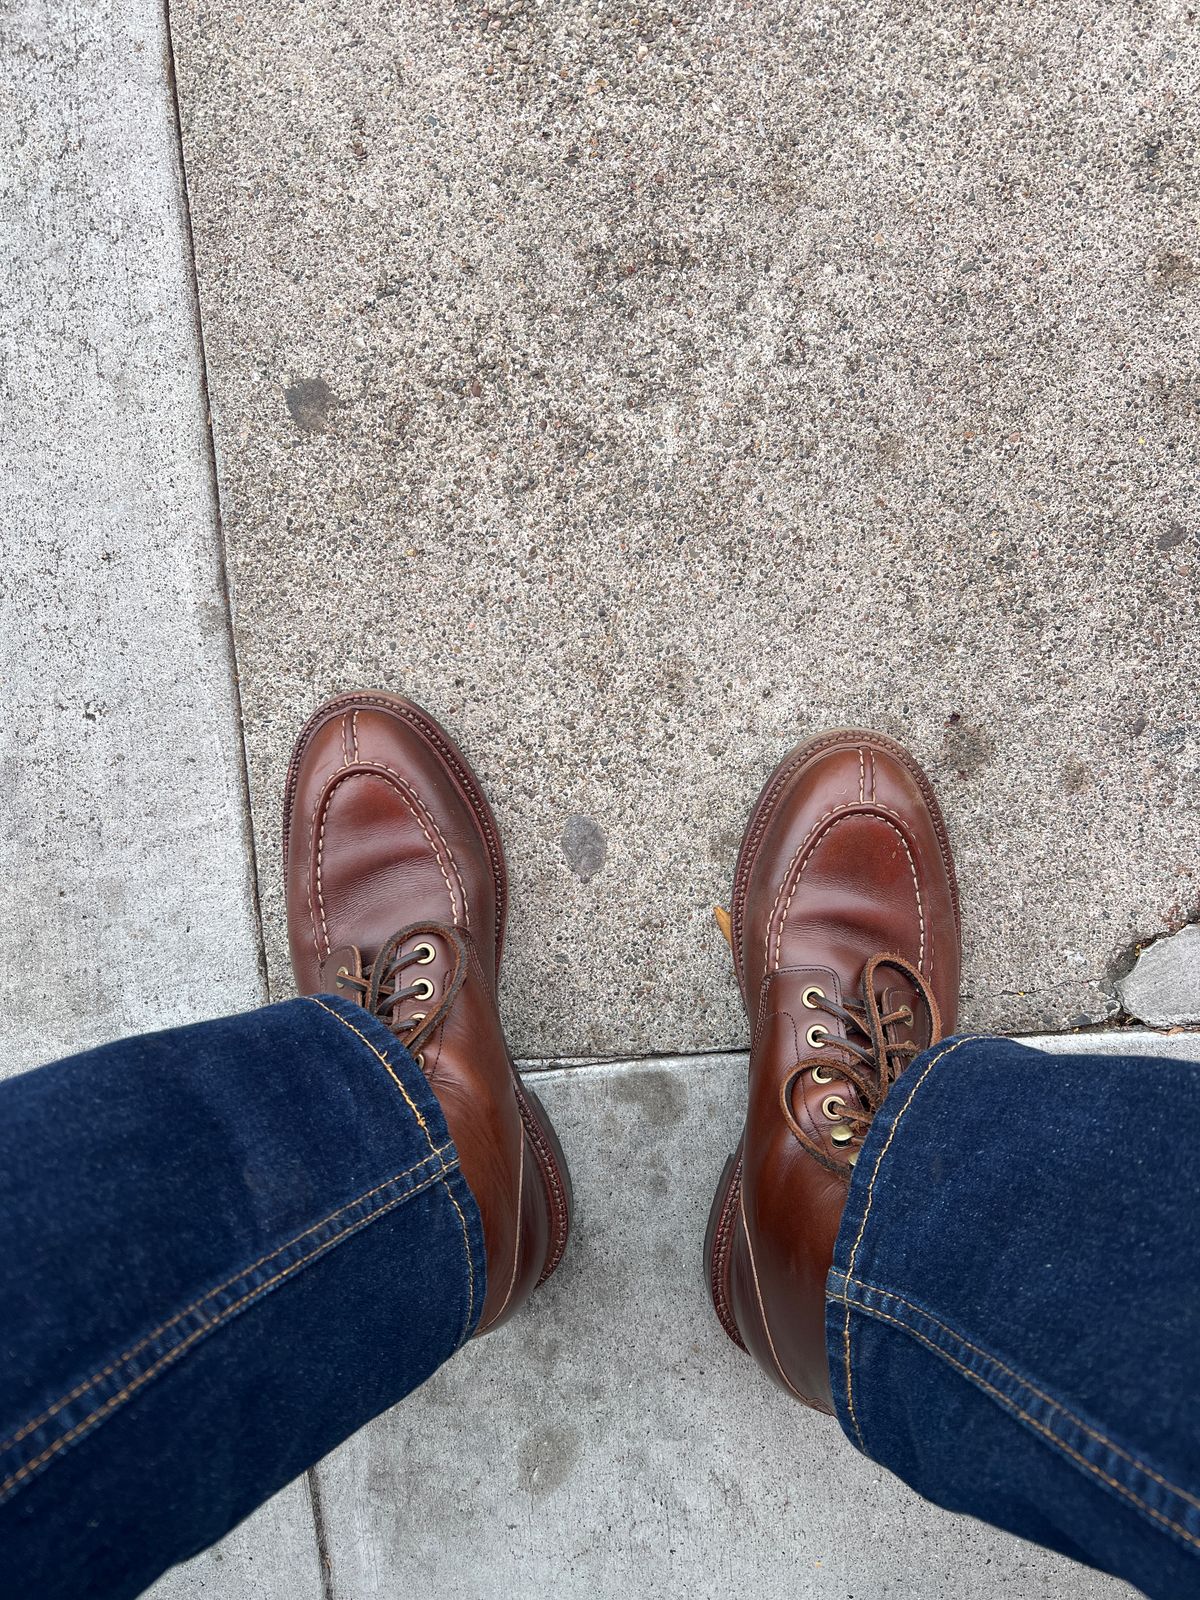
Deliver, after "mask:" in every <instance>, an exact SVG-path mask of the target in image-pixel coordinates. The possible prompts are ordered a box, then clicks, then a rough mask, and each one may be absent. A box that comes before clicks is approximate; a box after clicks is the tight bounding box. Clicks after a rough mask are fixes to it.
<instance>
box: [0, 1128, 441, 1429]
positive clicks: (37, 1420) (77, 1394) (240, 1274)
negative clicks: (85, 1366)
mask: <svg viewBox="0 0 1200 1600" xmlns="http://www.w3.org/2000/svg"><path fill="white" fill-rule="evenodd" d="M449 1148H450V1146H449V1145H448V1144H445V1145H442V1146H441V1147H440V1148H439V1149H437V1150H435V1151H434V1152H433V1154H432V1155H429V1156H426V1157H425V1158H424V1159H423V1160H421V1161H418V1162H416V1163H415V1164H414V1165H413V1166H411V1167H406V1168H405V1170H404V1171H403V1172H397V1173H393V1175H392V1176H391V1177H390V1178H386V1179H385V1180H384V1182H383V1183H380V1184H377V1185H376V1186H375V1188H374V1189H368V1190H367V1191H366V1193H365V1194H360V1195H357V1196H356V1197H355V1198H354V1199H353V1200H348V1201H347V1202H346V1204H345V1205H344V1206H339V1207H338V1209H337V1210H336V1211H331V1212H330V1213H329V1215H328V1216H327V1217H322V1218H321V1220H320V1222H314V1223H313V1225H312V1227H311V1228H306V1229H305V1230H304V1232H303V1233H298V1234H296V1235H295V1237H294V1238H292V1239H288V1240H287V1242H286V1243H284V1244H281V1245H280V1246H279V1247H278V1249H276V1250H272V1251H271V1252H270V1254H268V1255H265V1256H259V1258H258V1260H257V1261H252V1262H251V1263H250V1264H249V1266H246V1267H239V1268H238V1270H237V1271H236V1272H235V1273H234V1274H233V1276H232V1277H230V1278H226V1280H225V1282H224V1283H218V1284H217V1285H216V1287H215V1288H213V1289H209V1290H207V1291H206V1292H205V1293H204V1294H202V1295H201V1296H200V1298H199V1299H198V1300H193V1301H192V1303H191V1305H187V1306H184V1308H183V1310H182V1311H177V1312H176V1313H175V1315H174V1316H173V1317H169V1318H168V1319H167V1321H166V1322H160V1323H159V1325H158V1327H157V1328H151V1330H150V1332H149V1333H148V1334H146V1335H145V1336H144V1337H143V1338H141V1339H139V1340H138V1342H137V1344H135V1345H131V1346H130V1348H129V1349H128V1350H125V1351H122V1353H121V1354H120V1355H119V1356H118V1357H117V1358H116V1360H115V1361H113V1362H110V1364H109V1365H108V1366H107V1367H103V1368H101V1370H100V1371H99V1372H96V1373H93V1375H92V1376H91V1377H90V1378H88V1379H87V1381H86V1382H84V1383H81V1384H79V1385H78V1386H77V1387H76V1388H74V1389H72V1390H71V1391H70V1393H69V1394H64V1395H63V1396H62V1397H61V1398H60V1399H58V1400H56V1401H55V1402H54V1404H53V1405H52V1406H48V1407H47V1408H46V1410H45V1411H43V1412H42V1413H41V1414H40V1415H39V1416H36V1417H34V1418H33V1419H32V1420H31V1421H29V1422H26V1423H24V1424H23V1425H22V1426H21V1427H20V1428H18V1429H17V1431H16V1433H14V1434H12V1435H11V1436H10V1437H9V1438H7V1439H5V1440H4V1441H3V1442H0V1456H3V1455H6V1454H7V1453H8V1451H9V1450H11V1449H12V1447H13V1446H14V1445H17V1444H20V1443H21V1441H22V1439H27V1438H28V1437H29V1435H30V1434H31V1433H36V1432H37V1430H38V1429H39V1428H41V1427H43V1426H44V1425H45V1424H46V1423H47V1422H49V1421H50V1419H51V1418H52V1417H55V1416H57V1415H58V1413H59V1412H60V1411H61V1410H62V1408H63V1407H64V1406H67V1405H71V1404H72V1403H73V1402H74V1401H76V1400H79V1399H81V1398H82V1396H83V1395H85V1394H86V1393H87V1392H88V1390H89V1389H94V1388H95V1387H96V1385H97V1384H98V1383H103V1382H104V1380H105V1378H111V1377H112V1375H113V1373H114V1372H116V1371H117V1369H118V1367H121V1366H124V1364H125V1363H126V1362H127V1361H132V1360H133V1358H134V1356H138V1355H141V1353H142V1351H143V1350H145V1349H147V1348H148V1346H150V1345H152V1344H153V1343H154V1341H155V1340H156V1339H158V1338H161V1336H162V1335H163V1334H164V1333H167V1332H169V1330H170V1329H171V1328H173V1327H174V1326H175V1325H176V1323H178V1322H182V1321H183V1319H184V1317H190V1316H191V1314H192V1313H193V1312H194V1311H198V1310H199V1309H200V1307H201V1306H202V1305H204V1303H205V1302H206V1301H208V1300H212V1299H215V1298H216V1296H217V1295H219V1294H223V1293H224V1292H225V1290H226V1289H228V1288H229V1287H230V1286H231V1285H232V1284H235V1283H236V1282H237V1281H238V1279H239V1278H248V1277H249V1276H250V1274H251V1273H252V1272H257V1270H258V1269H259V1267H265V1266H267V1265H268V1264H269V1263H270V1262H272V1261H275V1260H276V1259H277V1258H278V1257H279V1256H281V1255H282V1254H283V1253H284V1251H285V1250H290V1249H291V1248H292V1247H293V1245H297V1244H299V1243H300V1241H301V1240H302V1239H307V1238H308V1236H309V1234H312V1233H316V1232H317V1230H318V1229H320V1228H324V1227H326V1226H327V1225H328V1224H329V1223H331V1222H333V1221H335V1220H336V1219H337V1218H338V1217H340V1216H341V1215H342V1214H343V1212H346V1211H349V1210H351V1209H352V1208H353V1207H354V1206H358V1205H361V1204H362V1203H363V1201H364V1200H370V1199H371V1197H372V1196H373V1195H377V1194H378V1193H379V1192H380V1190H382V1189H388V1188H390V1187H391V1186H392V1184H394V1183H400V1182H402V1181H403V1180H404V1179H405V1178H407V1177H410V1176H411V1175H412V1174H413V1173H414V1172H417V1171H418V1170H419V1169H420V1168H421V1167H427V1166H428V1165H429V1163H430V1161H431V1160H432V1159H433V1156H439V1157H440V1156H441V1155H443V1153H444V1152H445V1151H446V1150H448V1149H449ZM443 1165H444V1163H443Z"/></svg>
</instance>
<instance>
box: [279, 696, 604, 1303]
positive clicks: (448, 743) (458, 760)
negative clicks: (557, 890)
mask: <svg viewBox="0 0 1200 1600" xmlns="http://www.w3.org/2000/svg"><path fill="white" fill-rule="evenodd" d="M365 706H375V707H378V708H380V709H382V710H385V711H389V712H391V713H392V715H394V716H396V717H398V718H400V720H401V721H403V722H406V723H408V725H409V726H410V727H412V728H415V729H416V731H417V732H418V733H419V734H420V735H421V736H422V738H424V739H425V741H426V743H427V744H429V745H431V746H432V748H433V749H434V750H435V751H436V752H437V754H438V755H439V756H440V757H441V759H442V762H443V764H444V765H445V766H446V768H447V769H448V771H449V772H450V775H451V777H452V778H453V780H454V782H455V784H456V785H457V787H458V790H459V792H460V794H461V795H462V797H463V799H464V800H465V801H466V803H467V808H468V810H469V811H470V812H471V815H472V817H473V818H474V819H475V823H476V825H477V827H478V828H479V833H480V838H481V840H482V842H483V846H484V848H485V850H486V851H487V854H488V859H489V860H490V862H491V865H492V876H493V880H494V882H495V887H496V982H497V984H499V981H500V959H501V956H502V955H503V951H504V932H505V927H506V925H507V920H508V869H507V867H506V866H505V862H504V850H503V847H502V846H501V843H500V829H499V827H498V826H497V824H496V818H495V816H494V814H493V812H492V808H491V806H490V805H489V804H488V800H487V796H486V795H485V794H484V792H483V790H482V789H481V788H480V786H479V783H478V781H477V780H476V777H475V774H474V772H473V771H472V769H471V764H470V762H469V761H468V760H467V758H466V756H464V755H463V753H462V751H461V750H460V749H459V748H458V746H457V745H456V744H455V742H454V740H453V739H452V738H451V737H450V735H449V734H448V733H447V732H446V730H445V728H443V727H442V725H441V723H440V722H438V721H437V720H436V719H435V718H434V717H431V716H430V714H429V712H428V711H426V710H425V709H424V708H423V707H422V706H419V705H416V704H415V703H414V702H413V701H411V700H406V699H404V697H403V696H402V695H396V694H388V693H387V691H386V690H380V689H371V690H363V691H358V690H353V689H351V690H348V691H347V692H346V693H344V694H339V695H335V696H334V697H333V699H332V700H327V701H326V702H325V703H324V705H321V706H318V707H317V709H316V710H315V711H314V712H313V714H312V715H311V716H310V717H309V718H308V720H307V722H305V724H304V726H303V727H302V728H301V730H300V733H299V735H298V736H297V739H296V744H295V748H294V749H293V751H292V759H291V761H290V762H289V763H288V771H287V780H286V782H285V784H284V791H283V865H284V871H285V872H286V871H287V861H288V849H289V846H290V843H291V827H292V809H293V806H294V803H295V796H296V785H297V782H298V776H299V768H300V761H301V759H302V757H303V755H304V752H305V750H306V748H307V746H308V743H309V741H310V740H311V739H312V737H313V735H314V734H315V733H316V732H317V731H318V730H319V729H320V728H323V727H324V726H325V725H326V723H328V722H331V721H332V720H333V719H334V718H335V717H339V716H343V715H344V714H345V713H346V712H347V711H350V710H356V709H359V708H362V707H365ZM508 1067H509V1071H510V1072H511V1073H512V1080H513V1094H514V1096H515V1097H516V1102H517V1109H518V1110H519V1111H520V1113H521V1121H522V1123H523V1124H524V1127H525V1132H526V1135H527V1136H528V1138H529V1142H530V1144H531V1145H532V1146H533V1152H534V1155H535V1157H536V1159H537V1163H538V1171H539V1172H540V1173H541V1176H542V1184H543V1187H544V1188H545V1191H546V1207H547V1211H548V1214H549V1217H550V1248H549V1252H548V1254H547V1257H546V1262H545V1265H544V1266H543V1268H542V1273H541V1276H540V1277H539V1279H538V1284H539V1286H540V1285H541V1284H543V1283H545V1281H546V1279H547V1278H549V1277H550V1276H551V1275H552V1274H553V1273H554V1271H555V1270H556V1268H557V1267H558V1264H559V1262H560V1261H561V1260H562V1258H563V1254H564V1252H565V1251H566V1248H567V1240H568V1238H569V1237H570V1233H571V1218H572V1214H573V1211H574V1194H573V1190H572V1187H571V1174H570V1169H569V1168H568V1166H567V1161H566V1157H565V1156H564V1155H563V1149H562V1145H561V1144H560V1143H559V1140H558V1135H557V1134H556V1133H555V1131H554V1127H553V1124H552V1123H551V1121H550V1118H549V1117H548V1116H547V1114H546V1109H545V1107H544V1106H543V1105H542V1102H541V1101H540V1100H539V1099H538V1097H537V1095H536V1094H534V1093H533V1092H532V1090H530V1089H527V1088H526V1087H525V1085H524V1083H523V1082H522V1080H521V1076H520V1074H519V1073H518V1071H517V1069H516V1067H515V1065H514V1064H513V1062H512V1060H511V1059H510V1060H509V1063H508Z"/></svg>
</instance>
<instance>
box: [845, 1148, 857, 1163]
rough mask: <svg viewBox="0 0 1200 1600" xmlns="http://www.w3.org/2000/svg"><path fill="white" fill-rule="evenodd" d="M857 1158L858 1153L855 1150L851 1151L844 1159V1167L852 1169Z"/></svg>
mask: <svg viewBox="0 0 1200 1600" xmlns="http://www.w3.org/2000/svg"><path fill="white" fill-rule="evenodd" d="M858 1157H859V1152H858V1151H857V1150H851V1152H850V1154H849V1155H848V1156H847V1157H846V1165H847V1166H850V1167H852V1166H853V1165H854V1163H855V1162H856V1161H857V1160H858Z"/></svg>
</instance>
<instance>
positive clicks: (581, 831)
mask: <svg viewBox="0 0 1200 1600" xmlns="http://www.w3.org/2000/svg"><path fill="white" fill-rule="evenodd" d="M561 842H562V853H563V855H564V856H565V857H566V861H567V865H568V866H569V867H570V869H571V871H572V872H573V873H574V874H575V876H576V877H577V878H580V879H582V881H583V882H584V883H587V882H589V881H590V880H591V879H592V878H594V877H595V876H596V874H597V873H598V872H599V871H600V868H601V867H602V866H603V865H604V862H605V860H606V858H607V856H608V840H607V839H606V838H605V836H604V829H603V828H602V827H601V826H600V824H599V823H598V822H597V821H596V819H595V817H585V816H583V815H582V814H580V813H576V814H575V815H574V816H570V817H568V818H567V820H566V823H565V824H564V826H563V831H562V841H561Z"/></svg>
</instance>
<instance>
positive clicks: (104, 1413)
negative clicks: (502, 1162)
mask: <svg viewBox="0 0 1200 1600" xmlns="http://www.w3.org/2000/svg"><path fill="white" fill-rule="evenodd" d="M427 1165H428V1159H427V1160H426V1161H422V1162H419V1163H418V1167H421V1166H427ZM454 1165H457V1161H456V1162H455V1163H454ZM415 1170H417V1169H416V1168H411V1169H410V1171H415ZM447 1170H449V1169H447V1166H446V1164H445V1162H442V1163H441V1164H440V1166H439V1167H438V1170H437V1171H436V1172H432V1173H430V1174H429V1175H428V1176H427V1177H425V1178H423V1179H421V1181H420V1182H419V1183H415V1184H410V1185H409V1186H408V1187H407V1188H405V1189H404V1191H403V1192H402V1193H401V1194H398V1195H395V1196H393V1197H392V1198H391V1199H390V1200H387V1201H384V1202H381V1203H379V1204H377V1205H375V1206H373V1207H372V1208H371V1210H370V1211H369V1212H368V1213H367V1215H366V1216H363V1217H359V1218H358V1219H357V1220H356V1221H354V1222H349V1223H347V1224H345V1225H344V1226H343V1227H340V1228H338V1229H337V1230H336V1231H335V1232H334V1233H333V1234H332V1235H331V1236H330V1237H329V1238H326V1239H324V1240H322V1241H321V1242H320V1243H319V1244H317V1245H316V1246H314V1247H313V1248H312V1249H311V1250H309V1251H308V1253H307V1254H306V1255H302V1256H300V1257H298V1258H297V1259H296V1260H295V1261H293V1262H291V1263H290V1264H289V1265H288V1266H286V1267H283V1268H281V1270H280V1271H278V1272H276V1273H275V1274H274V1275H273V1276H271V1277H269V1278H267V1279H265V1280H264V1281H263V1282H261V1283H258V1284H255V1285H254V1287H253V1288H251V1289H249V1290H248V1291H247V1292H246V1293H245V1294H243V1295H242V1296H241V1297H240V1298H239V1299H237V1300H234V1301H232V1302H231V1303H230V1304H229V1305H227V1306H225V1307H224V1308H223V1310H221V1311H220V1313H219V1314H218V1315H217V1316H215V1317H213V1318H212V1319H211V1320H209V1321H206V1322H203V1323H202V1324H201V1325H200V1327H198V1328H194V1329H193V1330H192V1332H191V1333H189V1334H188V1335H187V1337H186V1338H184V1339H182V1340H181V1341H180V1342H179V1343H177V1344H173V1345H171V1346H170V1347H169V1348H168V1349H167V1350H165V1351H164V1352H163V1353H162V1354H161V1355H160V1356H159V1357H158V1359H157V1360H156V1361H154V1363H153V1364H152V1365H151V1366H149V1367H147V1368H146V1370H145V1371H144V1372H141V1373H138V1374H137V1375H136V1376H130V1377H127V1378H126V1380H125V1385H124V1387H123V1388H122V1389H120V1390H119V1391H118V1392H117V1393H116V1394H113V1395H110V1396H109V1397H108V1399H107V1400H105V1401H104V1402H103V1403H102V1404H101V1405H99V1406H97V1407H96V1409H95V1410H94V1411H92V1412H91V1414H90V1415H89V1416H87V1417H85V1418H84V1419H83V1420H82V1421H81V1422H78V1423H76V1424H75V1425H74V1426H73V1427H71V1428H69V1429H67V1430H66V1432H64V1433H62V1434H60V1435H59V1436H58V1438H56V1439H55V1440H53V1441H52V1442H51V1443H50V1444H49V1445H47V1446H46V1447H45V1448H44V1449H43V1450H42V1451H41V1452H40V1453H39V1454H38V1455H36V1456H34V1457H33V1458H32V1459H31V1460H30V1461H27V1462H25V1463H24V1464H23V1465H22V1466H20V1467H18V1468H17V1470H16V1471H15V1472H13V1473H11V1474H10V1475H9V1476H8V1477H7V1478H6V1479H5V1480H4V1482H3V1483H0V1501H3V1500H5V1499H8V1498H11V1495H12V1493H15V1492H16V1490H17V1489H18V1488H19V1487H20V1486H21V1484H22V1483H24V1482H26V1481H27V1480H28V1479H30V1478H31V1477H32V1476H33V1475H34V1474H35V1473H36V1472H37V1471H38V1469H39V1468H40V1467H42V1466H44V1465H45V1464H46V1463H47V1462H48V1461H50V1460H51V1459H52V1458H53V1457H54V1456H55V1455H57V1454H58V1453H59V1452H60V1451H62V1450H63V1449H64V1448H65V1447H66V1446H67V1445H70V1444H73V1443H74V1442H75V1441H76V1440H77V1439H79V1438H80V1437H81V1435H82V1434H84V1433H86V1432H88V1431H90V1430H91V1429H92V1428H93V1427H95V1426H98V1425H99V1424H100V1423H101V1422H104V1421H106V1420H107V1419H108V1418H109V1417H110V1416H112V1415H113V1414H114V1413H115V1412H116V1411H118V1410H119V1409H120V1407H121V1406H122V1405H124V1404H125V1402H126V1401H127V1400H129V1399H131V1398H132V1396H133V1395H134V1394H136V1393H137V1391H138V1390H139V1389H141V1388H142V1387H144V1385H145V1384H147V1383H149V1381H150V1380H151V1379H152V1378H155V1377H157V1376H158V1374H159V1373H160V1372H162V1371H163V1369H164V1368H166V1367H168V1366H171V1365H173V1364H174V1363H175V1362H176V1361H178V1359H179V1358H180V1357H181V1356H183V1355H185V1354H186V1353H187V1351H188V1350H190V1349H191V1348H192V1347H193V1346H194V1345H195V1344H196V1343H198V1342H199V1341H200V1340H201V1339H203V1338H204V1337H206V1335H208V1334H210V1333H213V1332H215V1331H216V1329H217V1328H219V1327H221V1326H222V1325H223V1324H224V1323H226V1322H228V1321H229V1320H230V1318H231V1317H233V1316H235V1315H236V1314H237V1313H238V1312H239V1311H241V1310H243V1309H244V1308H245V1307H246V1306H247V1305H249V1304H250V1303H251V1302H252V1301H254V1300H257V1299H260V1298H261V1297H262V1296H263V1295H264V1294H266V1293H267V1292H268V1290H270V1289H272V1288H273V1287H274V1286H275V1285H276V1284H277V1283H280V1282H282V1281H283V1280H284V1279H285V1278H288V1277H290V1276H291V1275H292V1274H293V1273H296V1272H298V1271H299V1270H300V1269H301V1268H302V1267H306V1266H308V1265H309V1263H310V1262H312V1261H315V1260H317V1259H318V1257H320V1256H323V1255H326V1254H327V1253H328V1252H329V1251H330V1250H332V1249H333V1248H334V1247H335V1246H336V1245H338V1244H341V1243H342V1241H343V1240H345V1239H348V1238H350V1237H351V1236H352V1235H353V1234H355V1233H358V1232H360V1231H361V1230H362V1229H363V1228H365V1227H368V1226H369V1225H370V1224H371V1223H372V1222H375V1221H377V1220H378V1219H379V1218H380V1217H383V1216H386V1215H387V1214H388V1212H390V1211H394V1210H395V1209H396V1207H397V1206H401V1205H403V1204H404V1203H405V1202H406V1201H408V1200H411V1199H414V1198H415V1197H416V1196H417V1195H419V1194H421V1193H423V1192H424V1191H425V1190H426V1189H429V1188H432V1187H433V1186H434V1185H435V1184H437V1183H441V1184H442V1185H443V1186H444V1187H446V1172H447ZM406 1176H408V1174H407V1173H404V1174H400V1176H399V1177H398V1178H395V1179H392V1180H389V1182H388V1183H384V1184H379V1185H377V1186H376V1187H375V1188H374V1189H371V1190H369V1191H367V1193H366V1194H363V1195H360V1196H359V1197H358V1199H357V1200H352V1201H350V1202H349V1203H348V1204H347V1205H345V1206H343V1207H341V1208H340V1210H339V1211H337V1212H334V1213H333V1214H332V1216H331V1217H330V1218H327V1219H326V1222H328V1221H331V1220H332V1218H333V1217H337V1216H340V1215H342V1214H343V1213H344V1212H346V1211H348V1210H352V1209H353V1208H354V1206H356V1205H360V1204H362V1203H363V1202H364V1201H366V1200H369V1199H370V1198H371V1197H372V1196H373V1195H378V1194H379V1193H380V1192H381V1190H384V1189H387V1188H389V1187H391V1184H392V1183H395V1182H400V1181H402V1180H403V1178H404V1177H406ZM447 1193H449V1189H448V1187H447ZM450 1198H451V1200H452V1201H454V1205H455V1208H456V1209H457V1208H458V1202H457V1201H455V1200H454V1196H453V1195H450ZM460 1214H461V1213H460ZM324 1225H325V1224H324V1223H317V1224H315V1225H314V1227H313V1228H309V1229H308V1230H307V1232H306V1233H303V1234H300V1235H298V1236H297V1238H298V1239H303V1238H307V1237H308V1235H309V1234H311V1233H313V1232H316V1231H317V1230H318V1229H320V1228H321V1227H323V1226H324ZM296 1242H297V1240H291V1241H289V1244H287V1245H282V1246H281V1247H280V1249H279V1250H277V1251H276V1252H274V1255H273V1256H269V1257H267V1258H265V1259H266V1260H267V1261H270V1260H274V1259H276V1258H277V1257H278V1256H279V1255H281V1254H282V1253H283V1252H284V1251H286V1250H287V1249H289V1248H290V1246H291V1245H292V1244H295V1243H296ZM257 1270H259V1268H258V1267H251V1268H247V1269H246V1270H245V1271H244V1272H243V1273H241V1274H239V1276H240V1277H242V1278H243V1279H245V1278H248V1277H250V1276H251V1275H252V1274H253V1273H254V1272H255V1271H257ZM236 1281H237V1280H236V1279H231V1280H230V1282H229V1283H228V1284H226V1285H224V1286H223V1287H224V1288H229V1287H230V1286H231V1285H232V1284H233V1283H235V1282H236ZM220 1292H221V1290H214V1291H213V1292H212V1294H210V1295H208V1296H206V1297H205V1298H206V1299H211V1298H212V1297H213V1294H217V1293H220ZM203 1304H204V1301H199V1302H197V1305H203ZM186 1315H188V1313H187V1312H180V1313H179V1316H178V1317H176V1318H174V1319H173V1321H172V1323H169V1324H165V1325H164V1326H165V1327H170V1326H173V1325H174V1324H175V1323H177V1322H178V1321H179V1320H180V1318H181V1317H184V1316H186ZM151 1342H152V1339H150V1338H148V1339H147V1340H146V1341H143V1344H142V1345H141V1346H140V1347H139V1348H141V1349H144V1348H146V1345H147V1344H149V1343H151ZM122 1364H123V1363H122V1362H117V1363H116V1365H115V1366H114V1367H112V1368H110V1369H108V1370H109V1372H110V1374H111V1373H113V1372H116V1371H117V1370H118V1369H119V1368H120V1366H121V1365H122ZM83 1392H84V1393H86V1388H85V1389H84V1391H83ZM65 1403H66V1402H65V1401H61V1402H59V1408H60V1409H61V1406H62V1405H63V1404H65ZM23 1436H24V1437H28V1427H27V1428H26V1430H25V1431H24V1434H23Z"/></svg>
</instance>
